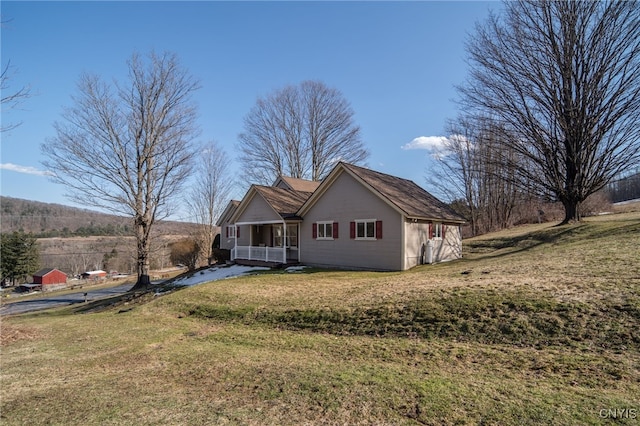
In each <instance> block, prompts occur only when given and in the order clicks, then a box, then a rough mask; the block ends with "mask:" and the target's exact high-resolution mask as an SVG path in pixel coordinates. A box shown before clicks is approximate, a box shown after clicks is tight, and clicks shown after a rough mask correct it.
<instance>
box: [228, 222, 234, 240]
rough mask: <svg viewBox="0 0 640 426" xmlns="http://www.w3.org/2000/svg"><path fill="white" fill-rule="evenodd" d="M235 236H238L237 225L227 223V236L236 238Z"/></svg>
mask: <svg viewBox="0 0 640 426" xmlns="http://www.w3.org/2000/svg"><path fill="white" fill-rule="evenodd" d="M235 237H236V226H235V225H227V238H235Z"/></svg>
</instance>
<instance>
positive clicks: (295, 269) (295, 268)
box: [284, 265, 306, 272]
mask: <svg viewBox="0 0 640 426" xmlns="http://www.w3.org/2000/svg"><path fill="white" fill-rule="evenodd" d="M303 269H306V266H304V265H298V266H289V267H288V268H287V269H285V270H284V271H285V272H301V271H302V270H303Z"/></svg>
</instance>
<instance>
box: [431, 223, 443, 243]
mask: <svg viewBox="0 0 640 426" xmlns="http://www.w3.org/2000/svg"><path fill="white" fill-rule="evenodd" d="M433 238H434V239H436V240H441V239H442V224H441V223H434V224H433Z"/></svg>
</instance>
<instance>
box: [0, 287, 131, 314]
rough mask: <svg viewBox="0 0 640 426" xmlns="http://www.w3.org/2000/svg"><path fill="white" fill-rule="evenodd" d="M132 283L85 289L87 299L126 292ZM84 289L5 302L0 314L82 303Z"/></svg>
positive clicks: (0, 308)
mask: <svg viewBox="0 0 640 426" xmlns="http://www.w3.org/2000/svg"><path fill="white" fill-rule="evenodd" d="M132 286H133V284H130V283H129V284H123V285H119V286H117V287H110V288H103V289H96V290H87V291H86V293H87V296H86V297H87V300H95V299H101V298H103V297H109V296H116V295H118V294H123V293H126V292H127V291H128V290H129V289H130V288H131V287H132ZM84 294H85V291H79V292H77V293H70V294H65V295H59V296H56V295H55V294H52V295H51V296H44V297H42V298H40V299H30V300H23V301H20V302H12V303H7V304H5V305H3V306H2V307H0V315H15V314H23V313H25V312H32V311H40V310H42V309H50V308H57V307H60V306H67V305H73V304H74V303H83V302H84V301H85V295H84Z"/></svg>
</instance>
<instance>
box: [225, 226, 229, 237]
mask: <svg viewBox="0 0 640 426" xmlns="http://www.w3.org/2000/svg"><path fill="white" fill-rule="evenodd" d="M225 229H226V231H227V238H229V225H227V226H226V228H225Z"/></svg>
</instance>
